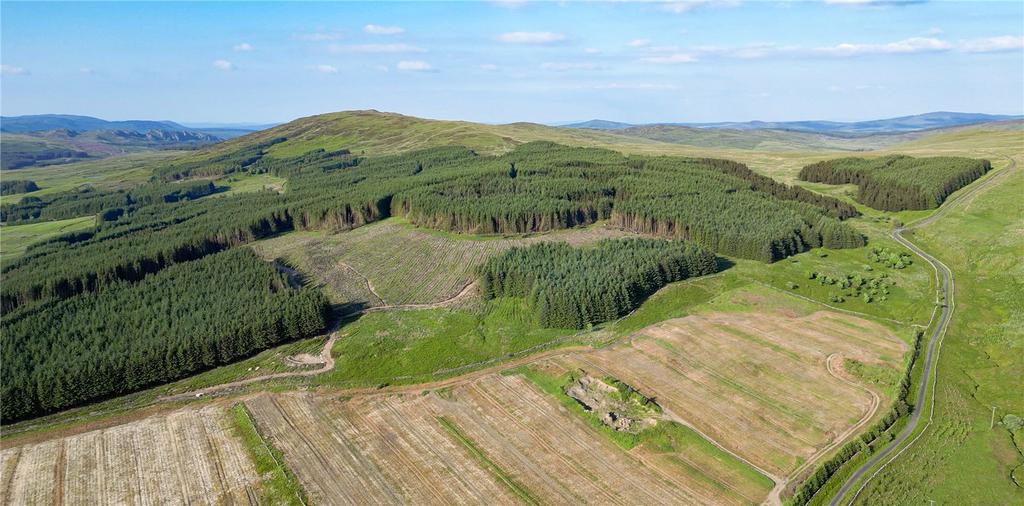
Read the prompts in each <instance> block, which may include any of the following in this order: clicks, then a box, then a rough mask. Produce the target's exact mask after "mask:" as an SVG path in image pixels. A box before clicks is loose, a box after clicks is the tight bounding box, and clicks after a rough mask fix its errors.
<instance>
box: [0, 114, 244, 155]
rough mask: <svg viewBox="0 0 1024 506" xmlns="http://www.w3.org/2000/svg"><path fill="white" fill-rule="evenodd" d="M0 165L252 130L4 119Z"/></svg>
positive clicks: (215, 138)
mask: <svg viewBox="0 0 1024 506" xmlns="http://www.w3.org/2000/svg"><path fill="white" fill-rule="evenodd" d="M0 131H2V132H3V134H2V136H0V151H2V153H3V156H2V158H0V168H3V169H20V168H24V167H32V166H46V165H55V164H61V163H68V162H72V161H78V160H82V159H89V158H104V157H107V156H112V155H116V154H124V153H129V152H135V151H144V150H151V149H169V148H171V149H180V148H190V147H196V146H201V145H205V144H211V143H215V142H220V141H221V140H223V139H227V138H230V137H237V136H239V135H244V134H245V133H249V131H247V130H246V131H237V130H220V129H214V130H210V131H204V130H197V129H191V128H188V127H184V126H182V125H179V124H178V123H174V122H172V121H144V120H129V121H106V120H102V119H99V118H93V117H90V116H72V115H61V114H40V115H33V116H6V117H3V118H2V119H0Z"/></svg>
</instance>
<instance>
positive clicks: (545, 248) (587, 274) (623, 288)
mask: <svg viewBox="0 0 1024 506" xmlns="http://www.w3.org/2000/svg"><path fill="white" fill-rule="evenodd" d="M717 270H718V263H717V260H716V258H715V255H714V254H712V253H710V252H708V251H706V250H704V249H701V248H700V247H699V246H697V245H696V244H693V243H690V242H686V241H668V240H661V239H638V238H634V239H614V240H611V239H610V240H604V241H601V242H598V243H597V244H596V245H595V246H593V247H585V248H574V247H572V246H569V245H568V244H565V243H554V242H544V243H539V244H535V245H532V246H528V247H523V248H512V249H510V250H508V251H506V252H504V253H502V254H501V255H498V256H496V257H493V258H491V259H489V260H488V261H487V262H486V263H485V264H484V265H483V266H482V267H481V268H480V273H479V276H480V287H481V288H480V289H481V293H482V294H483V297H484V298H487V299H490V298H495V297H525V298H526V299H527V300H528V302H529V305H530V307H531V308H532V309H533V311H534V312H535V313H536V317H537V321H538V322H539V324H540V325H541V326H544V327H553V328H575V329H580V328H586V327H587V326H590V325H594V324H597V323H601V322H606V321H611V320H614V319H616V318H618V317H620V316H624V315H625V314H627V313H629V312H630V311H632V310H633V309H634V308H636V307H637V306H638V305H639V304H640V303H641V302H643V300H644V299H645V298H647V296H649V295H650V294H652V293H654V292H655V291H657V290H658V289H659V288H661V287H663V286H665V285H666V284H668V283H671V282H673V281H679V280H682V279H686V278H690V277H696V276H703V275H707V274H712V273H714V272H716V271H717Z"/></svg>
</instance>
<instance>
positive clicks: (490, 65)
mask: <svg viewBox="0 0 1024 506" xmlns="http://www.w3.org/2000/svg"><path fill="white" fill-rule="evenodd" d="M480 69H481V70H486V71H488V72H493V71H495V70H498V66H497V65H495V64H493V63H485V64H483V65H480Z"/></svg>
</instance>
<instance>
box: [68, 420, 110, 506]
mask: <svg viewBox="0 0 1024 506" xmlns="http://www.w3.org/2000/svg"><path fill="white" fill-rule="evenodd" d="M102 437H103V435H102V433H100V432H86V433H85V434H80V435H77V436H72V437H69V438H67V439H66V440H65V441H64V451H65V455H66V458H67V466H66V468H65V470H64V503H65V504H102V500H103V498H102V497H101V496H100V491H99V485H100V484H101V483H102V480H100V479H99V476H98V475H99V474H101V473H102V472H103V469H102V465H101V463H100V460H99V458H98V457H99V455H98V454H97V448H98V445H99V442H100V439H101V438H102Z"/></svg>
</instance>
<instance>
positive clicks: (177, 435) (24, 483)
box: [0, 406, 259, 504]
mask: <svg viewBox="0 0 1024 506" xmlns="http://www.w3.org/2000/svg"><path fill="white" fill-rule="evenodd" d="M0 465H2V468H0V469H2V473H0V474H2V475H3V477H4V478H3V482H2V483H0V487H2V488H0V504H224V503H229V504H250V503H255V501H256V498H257V497H258V494H257V487H258V484H259V476H257V475H256V472H255V470H254V469H253V466H252V463H251V461H250V460H249V457H248V455H247V454H246V452H245V448H244V447H243V446H242V444H241V443H240V442H239V441H238V440H237V439H236V438H235V437H234V436H233V435H232V434H231V431H230V428H229V425H228V421H227V418H226V414H225V412H224V409H223V408H221V407H216V406H212V407H205V408H201V409H184V410H179V411H175V412H173V413H170V414H168V415H155V416H151V417H149V418H146V419H143V420H140V421H137V422H132V423H128V424H124V425H119V426H115V427H112V428H109V429H103V430H94V431H91V432H85V433H82V434H78V435H74V436H69V437H65V438H60V439H53V440H49V441H45V442H42V443H37V444H27V445H24V446H17V447H13V448H5V449H4V450H3V452H2V453H0Z"/></svg>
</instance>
